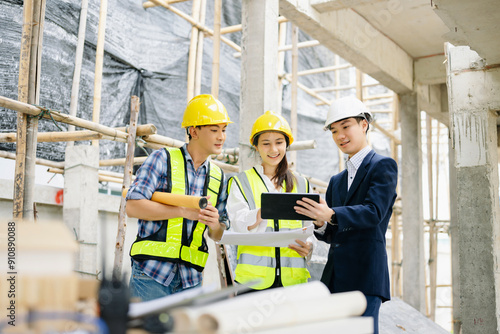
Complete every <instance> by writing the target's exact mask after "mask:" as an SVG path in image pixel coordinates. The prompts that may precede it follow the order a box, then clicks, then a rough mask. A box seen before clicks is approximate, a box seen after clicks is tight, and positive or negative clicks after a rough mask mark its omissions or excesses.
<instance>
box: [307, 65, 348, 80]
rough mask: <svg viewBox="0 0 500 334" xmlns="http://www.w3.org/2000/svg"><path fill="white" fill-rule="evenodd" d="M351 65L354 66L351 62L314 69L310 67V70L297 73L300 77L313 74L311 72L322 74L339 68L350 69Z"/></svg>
mask: <svg viewBox="0 0 500 334" xmlns="http://www.w3.org/2000/svg"><path fill="white" fill-rule="evenodd" d="M350 67H352V65H351V64H343V65H335V66H326V67H318V68H313V69H310V70H304V71H300V72H297V75H298V76H299V77H301V76H305V75H311V74H320V73H326V72H333V71H338V70H344V69H348V68H350Z"/></svg>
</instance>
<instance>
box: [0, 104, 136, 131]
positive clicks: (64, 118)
mask: <svg viewBox="0 0 500 334" xmlns="http://www.w3.org/2000/svg"><path fill="white" fill-rule="evenodd" d="M0 107H4V108H7V109H11V110H15V111H17V112H20V113H23V114H28V115H32V116H38V115H39V114H40V113H41V112H42V109H41V108H40V107H37V106H33V105H31V104H28V103H23V102H20V101H16V100H12V99H9V98H7V97H4V96H0ZM49 113H50V116H49V115H47V114H44V115H43V118H46V119H50V117H51V116H52V118H53V119H54V120H55V121H56V122H62V123H66V124H73V125H76V126H79V127H81V128H85V129H88V130H93V131H96V132H99V133H102V134H104V135H107V136H109V137H111V138H121V139H125V140H126V139H127V134H126V133H125V132H123V131H119V130H116V129H113V128H110V127H108V126H105V125H101V124H97V123H94V122H92V121H87V120H84V119H81V118H78V117H74V116H70V115H67V114H63V113H60V112H58V111H54V110H51V111H49Z"/></svg>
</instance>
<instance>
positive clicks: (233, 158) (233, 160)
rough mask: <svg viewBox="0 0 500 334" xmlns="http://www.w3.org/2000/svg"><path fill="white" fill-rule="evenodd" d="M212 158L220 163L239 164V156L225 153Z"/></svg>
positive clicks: (214, 155)
mask: <svg viewBox="0 0 500 334" xmlns="http://www.w3.org/2000/svg"><path fill="white" fill-rule="evenodd" d="M210 157H211V158H212V159H213V160H218V161H222V162H226V163H229V164H235V163H237V162H238V156H234V155H229V154H224V153H221V154H213V155H211V156H210Z"/></svg>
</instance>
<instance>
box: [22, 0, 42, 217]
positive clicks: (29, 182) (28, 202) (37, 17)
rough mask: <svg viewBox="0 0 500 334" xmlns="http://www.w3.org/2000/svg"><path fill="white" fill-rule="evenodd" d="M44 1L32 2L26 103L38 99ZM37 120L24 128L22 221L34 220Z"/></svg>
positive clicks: (28, 123)
mask: <svg viewBox="0 0 500 334" xmlns="http://www.w3.org/2000/svg"><path fill="white" fill-rule="evenodd" d="M45 6H46V2H45V0H36V1H34V2H33V18H32V23H33V28H32V31H31V34H32V35H31V52H30V70H29V87H28V103H34V104H38V103H39V99H40V74H41V61H42V44H43V27H44V25H45ZM37 132H38V119H37V118H32V117H28V118H27V126H26V160H25V183H24V193H23V195H24V199H23V203H24V206H23V217H24V219H29V220H33V219H35V220H36V212H35V211H36V210H35V202H34V201H35V197H34V196H35V159H36V147H37Z"/></svg>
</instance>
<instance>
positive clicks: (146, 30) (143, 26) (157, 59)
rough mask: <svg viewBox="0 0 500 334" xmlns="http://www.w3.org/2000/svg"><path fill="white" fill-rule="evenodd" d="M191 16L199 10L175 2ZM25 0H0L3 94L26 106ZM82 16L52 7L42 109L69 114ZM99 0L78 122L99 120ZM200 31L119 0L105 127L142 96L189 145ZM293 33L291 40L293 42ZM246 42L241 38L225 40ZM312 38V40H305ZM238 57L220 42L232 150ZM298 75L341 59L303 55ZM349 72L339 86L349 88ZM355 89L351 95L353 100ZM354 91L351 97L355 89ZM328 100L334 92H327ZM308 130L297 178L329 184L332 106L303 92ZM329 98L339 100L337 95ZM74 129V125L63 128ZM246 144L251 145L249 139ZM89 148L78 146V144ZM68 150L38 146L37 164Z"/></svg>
mask: <svg viewBox="0 0 500 334" xmlns="http://www.w3.org/2000/svg"><path fill="white" fill-rule="evenodd" d="M212 6H213V3H212V2H211V1H208V5H207V12H206V26H208V27H212V26H213V8H212ZM175 7H176V8H179V9H181V10H182V11H184V12H185V13H188V14H190V13H191V3H190V2H185V3H179V4H176V5H175ZM22 12H23V7H22V1H14V0H10V1H9V0H1V1H0V95H1V96H6V97H9V98H13V99H17V83H18V70H19V50H20V41H21V29H22ZM79 17H80V2H79V1H75V0H51V1H47V8H46V16H45V26H44V36H43V50H42V75H41V88H40V105H42V106H45V107H47V108H50V109H53V110H58V111H62V112H68V110H69V105H70V96H71V86H72V80H73V71H74V63H75V49H76V42H77V34H78V25H79ZM98 19H99V1H96V0H91V1H90V3H89V10H88V18H87V29H86V35H85V39H86V41H85V50H84V56H83V65H82V73H81V81H80V91H79V104H78V112H77V116H78V117H81V118H84V119H89V120H90V119H92V109H93V91H94V63H95V46H96V39H97V26H98ZM240 22H241V3H239V2H238V1H232V0H225V1H223V17H222V26H223V27H224V26H230V25H235V24H239V23H240ZM190 27H191V25H190V24H189V23H188V22H186V21H185V20H184V19H182V18H180V17H178V16H176V15H175V14H174V13H172V12H171V11H169V10H166V9H164V8H161V7H156V8H150V9H144V8H143V7H142V2H141V1H140V0H122V1H117V0H110V1H109V3H108V15H107V22H106V43H105V56H104V69H103V80H102V102H101V113H100V123H101V124H104V125H106V126H110V127H118V126H125V125H126V124H127V123H128V119H129V113H130V96H131V95H133V94H135V95H139V96H140V99H141V111H140V116H139V123H140V124H146V123H153V124H155V125H156V126H157V128H158V134H161V135H165V136H168V137H172V138H175V139H178V140H184V138H185V137H184V131H183V130H182V129H181V127H180V123H181V118H182V114H183V111H184V108H185V105H186V86H187V85H186V81H187V79H186V77H187V65H188V49H189V43H190V34H191V29H190ZM290 36H291V33H290V31H288V38H287V39H288V43H290V40H291V37H290ZM225 37H227V38H229V39H231V40H233V41H234V42H236V43H238V44H239V43H240V38H241V33H233V34H228V35H225ZM306 39H309V38H308V37H307V36H305V35H304V34H301V35H300V38H299V40H300V41H303V40H306ZM234 52H235V50H233V49H232V48H230V47H229V46H227V45H226V44H224V43H221V59H220V64H221V68H220V93H219V99H220V100H221V101H222V102H223V103H224V105H225V106H226V108H227V110H228V112H229V114H230V117H231V119H232V120H233V121H234V122H235V125H232V126H229V127H228V136H227V141H226V144H225V147H227V148H231V147H236V146H237V145H238V142H239V140H238V130H239V128H238V119H239V92H240V58H235V57H234V56H233V54H234ZM299 61H300V64H299V70H301V69H308V68H315V67H322V66H331V65H332V64H333V62H334V55H333V54H332V53H331V52H330V51H329V50H327V49H325V48H324V47H315V48H308V49H301V51H300V56H299ZM211 63H212V40H211V39H209V38H205V40H204V55H203V74H204V75H203V76H202V87H201V92H202V93H209V92H210V85H211V66H212V65H211ZM290 70H291V55H290V53H287V54H286V57H285V71H287V72H290ZM351 77H352V76H351V75H349V73H348V72H347V71H346V72H345V73H343V74H342V75H341V76H340V84H349V82H350V80H351ZM300 82H301V83H303V84H304V85H306V86H308V87H320V86H331V85H334V84H335V76H334V75H333V72H329V73H323V74H317V75H310V76H306V77H301V78H300ZM346 93H349V92H344V94H346ZM351 93H352V92H351ZM325 96H326V95H325ZM298 98H299V130H298V136H297V138H296V140H308V139H315V140H316V141H317V148H316V149H315V150H307V151H300V152H299V153H298V171H299V172H301V173H304V174H306V175H311V176H314V177H316V178H319V179H323V180H325V181H326V180H328V178H329V177H330V176H331V175H332V174H334V173H335V172H336V171H337V170H338V167H337V166H338V154H337V150H336V148H335V145H334V143H333V141H332V140H331V138H330V135H329V133H327V132H324V131H322V124H323V121H324V117H325V114H326V110H327V107H325V106H317V105H316V104H315V103H316V102H317V101H316V100H314V99H312V98H311V97H310V96H309V95H307V94H306V93H304V92H303V91H301V90H299V97H298ZM329 98H333V95H332V96H330V97H329ZM283 114H284V115H285V117H286V118H288V119H289V115H290V85H286V82H285V87H284V89H283ZM16 117H17V115H16V112H14V111H11V110H7V109H4V108H0V120H1V123H0V131H1V132H15V131H16ZM60 125H61V127H62V128H63V129H67V125H66V124H60ZM39 131H58V129H57V127H56V126H55V125H54V124H53V123H52V122H50V121H47V120H42V121H40V123H39ZM242 141H243V142H246V139H244V140H242ZM82 143H83V144H88V143H85V142H77V145H78V144H82ZM65 145H66V144H65V143H63V142H59V143H39V144H38V147H37V157H39V158H44V159H50V160H56V161H62V160H64V150H65ZM0 150H6V151H15V144H11V143H0ZM124 155H125V145H124V144H123V143H116V142H112V141H107V140H102V141H101V142H100V156H101V159H107V158H117V157H123V156H124Z"/></svg>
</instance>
